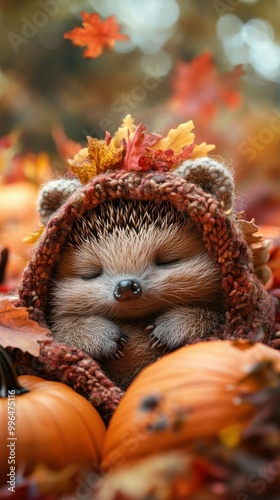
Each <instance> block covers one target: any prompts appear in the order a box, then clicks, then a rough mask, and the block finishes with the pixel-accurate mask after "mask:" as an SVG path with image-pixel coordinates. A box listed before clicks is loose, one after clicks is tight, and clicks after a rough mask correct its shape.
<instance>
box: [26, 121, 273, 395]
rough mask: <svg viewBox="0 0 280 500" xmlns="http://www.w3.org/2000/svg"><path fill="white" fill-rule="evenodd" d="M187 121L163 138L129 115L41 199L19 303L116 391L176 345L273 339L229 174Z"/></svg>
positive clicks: (268, 306) (92, 143)
mask: <svg viewBox="0 0 280 500" xmlns="http://www.w3.org/2000/svg"><path fill="white" fill-rule="evenodd" d="M192 128H193V124H192V122H188V123H186V124H182V125H180V126H179V127H178V128H177V129H172V130H170V132H169V133H168V135H167V136H166V137H165V138H161V137H160V136H158V135H154V134H148V133H146V131H145V130H146V129H145V128H144V127H143V126H142V125H139V126H138V127H136V126H135V125H134V121H133V120H132V118H131V117H130V115H128V116H127V117H126V118H125V119H124V121H123V124H122V125H121V127H120V128H119V129H118V130H117V132H116V133H115V135H114V136H113V137H111V136H110V134H108V133H107V134H106V137H105V140H104V141H99V140H97V139H92V138H88V142H89V146H88V148H84V149H82V150H81V151H80V152H79V153H78V154H77V155H76V156H75V157H74V159H73V160H69V164H70V168H71V173H70V175H69V176H68V178H65V179H58V180H54V181H50V182H49V183H48V184H46V185H45V186H44V187H43V188H42V190H41V193H40V195H39V201H38V209H39V213H40V216H41V219H42V223H43V224H44V225H45V226H46V227H45V230H44V232H43V234H42V236H41V237H40V240H39V242H38V244H37V246H36V248H35V250H34V252H33V256H32V258H31V261H30V264H29V266H28V267H27V268H26V270H25V272H24V276H23V280H22V284H21V286H20V303H21V305H25V306H27V307H28V310H29V313H30V317H31V318H32V319H36V320H37V321H39V322H40V324H42V325H47V326H48V327H49V328H50V330H51V332H52V335H53V337H54V339H55V341H56V345H69V346H72V347H74V348H77V349H79V350H80V351H83V352H84V353H86V354H87V355H89V357H91V358H93V359H94V360H95V361H97V362H98V363H99V365H100V367H101V369H102V370H103V371H104V372H105V374H106V376H108V377H110V379H111V380H113V381H114V382H115V383H116V384H117V385H118V386H119V387H121V388H122V389H125V388H126V387H127V386H128V385H129V384H130V382H131V381H132V380H133V378H134V377H135V376H136V375H137V373H138V372H139V371H140V370H141V369H142V368H143V367H144V366H146V365H147V364H149V363H151V362H153V361H155V360H156V359H158V358H159V357H160V356H162V355H163V354H165V353H168V352H170V351H172V350H174V349H178V348H179V347H180V346H183V345H185V344H189V343H193V342H197V341H200V340H206V339H209V338H214V337H216V338H217V337H219V338H251V339H257V340H262V341H264V342H267V341H268V339H269V338H270V334H271V330H272V326H273V322H274V305H273V302H272V299H271V297H269V295H268V294H267V292H266V290H265V288H264V286H263V284H262V283H261V281H260V280H259V279H258V278H257V277H256V275H255V272H254V268H253V258H252V251H251V249H250V246H249V244H247V242H246V238H245V236H244V234H243V231H242V222H244V221H242V220H239V219H240V216H238V215H237V214H236V213H235V212H234V211H233V209H232V204H233V190H234V181H233V176H232V173H231V172H230V170H228V168H226V167H225V166H224V165H223V164H222V163H221V162H219V161H217V160H215V159H214V158H212V157H209V156H207V155H208V153H209V152H210V151H211V150H212V149H213V146H208V145H206V144H205V143H203V144H200V145H195V143H194V134H193V133H192V132H191V130H192ZM244 227H245V226H244ZM71 352H72V351H71Z"/></svg>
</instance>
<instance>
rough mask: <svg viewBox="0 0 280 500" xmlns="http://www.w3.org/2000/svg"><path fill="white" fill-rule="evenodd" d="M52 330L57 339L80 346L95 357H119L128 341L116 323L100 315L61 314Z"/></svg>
mask: <svg viewBox="0 0 280 500" xmlns="http://www.w3.org/2000/svg"><path fill="white" fill-rule="evenodd" d="M51 330H52V333H53V336H54V338H55V339H56V340H58V341H59V342H63V343H67V344H69V345H72V346H75V347H78V348H79V349H82V350H83V351H86V352H87V353H89V354H90V355H91V356H92V357H93V358H94V359H104V358H109V359H117V358H119V357H120V356H121V355H122V348H123V345H124V343H125V342H126V341H127V337H126V336H125V335H124V334H123V333H122V331H121V330H120V329H119V327H118V326H117V325H116V324H115V323H113V322H112V321H109V320H108V319H105V318H102V317H100V316H78V315H68V316H64V317H63V316H60V317H59V318H58V319H57V321H55V322H54V324H53V326H52V329H51Z"/></svg>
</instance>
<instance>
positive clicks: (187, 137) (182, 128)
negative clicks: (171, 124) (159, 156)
mask: <svg viewBox="0 0 280 500" xmlns="http://www.w3.org/2000/svg"><path fill="white" fill-rule="evenodd" d="M193 128H194V124H193V122H192V120H190V121H188V122H187V123H181V124H180V125H179V126H178V127H177V128H172V129H170V130H169V132H168V134H167V136H166V137H164V138H162V139H160V140H159V141H157V142H156V143H155V144H154V146H153V149H164V150H166V149H169V148H171V149H173V151H174V153H180V151H181V150H182V149H183V148H184V147H185V146H189V145H190V144H193V142H194V134H193V133H192V132H191V130H192V129H193Z"/></svg>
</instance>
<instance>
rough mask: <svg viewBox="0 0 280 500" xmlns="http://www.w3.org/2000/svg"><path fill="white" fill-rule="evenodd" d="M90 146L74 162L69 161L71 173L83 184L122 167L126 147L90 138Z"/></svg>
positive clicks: (80, 152) (77, 155)
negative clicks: (107, 171) (103, 173)
mask: <svg viewBox="0 0 280 500" xmlns="http://www.w3.org/2000/svg"><path fill="white" fill-rule="evenodd" d="M88 141H89V146H88V148H83V149H82V150H81V151H79V153H77V154H76V155H75V156H74V159H73V160H68V163H69V165H70V167H71V168H70V169H71V172H73V174H75V175H77V177H78V178H79V179H80V181H81V182H82V184H87V182H89V181H90V180H91V179H93V177H95V176H96V175H98V174H100V173H101V172H106V170H108V169H109V168H110V169H114V168H117V167H118V166H120V165H121V164H122V162H123V158H124V153H125V151H124V147H123V146H119V147H116V146H115V145H114V144H113V143H112V141H111V143H110V144H109V145H107V144H106V142H105V141H99V140H98V139H96V138H94V139H92V138H91V137H88Z"/></svg>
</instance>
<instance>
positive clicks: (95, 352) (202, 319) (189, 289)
mask: <svg viewBox="0 0 280 500" xmlns="http://www.w3.org/2000/svg"><path fill="white" fill-rule="evenodd" d="M88 217H89V215H87V216H86V217H85V227H86V225H87V224H88V223H87V220H86V219H87V218H88ZM92 217H94V214H92ZM92 226H94V221H92V220H91V221H90V227H92ZM159 226H160V225H159V224H158V223H153V222H150V223H149V224H148V225H146V224H143V226H141V221H140V222H139V220H138V221H137V228H135V227H133V223H131V222H130V227H128V226H127V225H126V226H125V227H120V225H117V226H116V227H115V228H114V225H113V226H112V227H111V228H110V229H109V230H107V231H103V232H101V233H100V234H94V233H93V232H91V231H88V230H86V229H85V228H84V229H81V227H82V228H83V226H79V229H78V231H81V230H82V231H83V233H84V234H81V235H80V237H79V238H76V240H77V244H74V243H73V241H74V240H75V238H74V239H73V236H72V238H70V240H69V243H68V245H66V247H65V248H64V250H63V252H62V254H61V258H60V261H59V263H58V265H57V268H56V270H55V274H54V278H53V284H52V286H51V293H50V314H49V321H50V324H51V329H52V332H53V335H54V336H55V338H56V339H57V340H59V341H61V342H66V343H68V344H70V345H74V346H77V347H79V348H81V349H83V350H85V351H86V352H88V353H89V354H90V355H92V357H93V358H95V359H98V360H99V361H100V363H101V366H102V367H103V369H104V370H105V371H106V372H107V373H108V375H109V376H110V377H111V378H112V379H113V380H114V381H115V382H117V383H118V384H119V385H120V386H121V387H123V388H126V387H127V385H128V384H129V383H130V382H131V380H132V379H133V378H134V377H135V375H136V374H137V373H138V372H139V371H140V370H141V369H142V368H143V367H144V366H146V365H147V364H149V363H151V362H153V361H155V360H156V359H157V358H158V357H160V356H161V355H162V354H163V353H164V352H168V351H171V350H174V349H176V348H178V347H180V346H181V345H183V344H185V343H187V342H188V341H193V340H195V339H201V338H204V337H207V336H209V335H210V334H211V333H212V332H213V330H214V329H215V328H217V327H218V325H219V324H220V323H221V321H222V317H223V315H222V313H221V310H222V304H221V278H220V273H219V270H218V268H217V265H216V264H215V263H214V262H213V261H212V260H211V258H210V256H209V255H208V252H207V251H206V249H205V246H204V243H203V241H202V239H201V236H200V234H199V232H198V230H197V229H196V228H195V227H194V226H193V224H192V223H191V222H189V221H182V220H181V219H180V220H179V221H178V223H176V222H175V223H172V224H171V225H170V224H169V222H168V220H163V221H162V223H161V227H159ZM78 235H79V233H78ZM78 240H79V241H78ZM120 279H137V280H138V282H139V283H140V284H141V287H142V294H141V295H140V297H139V298H137V299H136V300H131V301H123V302H118V301H117V300H116V299H115V298H114V296H113V291H114V289H115V287H116V285H117V283H118V282H119V280H120Z"/></svg>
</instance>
